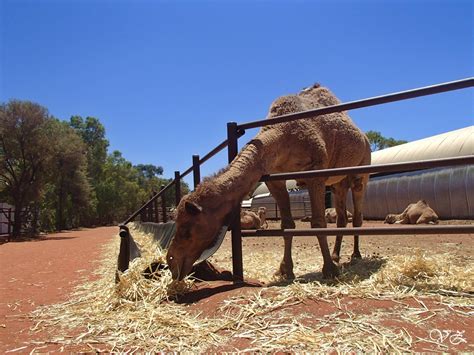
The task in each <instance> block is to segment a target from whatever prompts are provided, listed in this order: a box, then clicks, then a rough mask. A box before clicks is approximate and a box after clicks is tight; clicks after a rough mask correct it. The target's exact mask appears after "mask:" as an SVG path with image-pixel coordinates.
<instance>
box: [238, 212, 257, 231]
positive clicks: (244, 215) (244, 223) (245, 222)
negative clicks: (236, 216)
mask: <svg viewBox="0 0 474 355" xmlns="http://www.w3.org/2000/svg"><path fill="white" fill-rule="evenodd" d="M261 224H262V222H261V220H260V217H259V216H258V215H257V214H256V213H255V212H252V211H240V226H241V227H242V229H260V226H261Z"/></svg>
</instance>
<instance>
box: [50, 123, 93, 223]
mask: <svg viewBox="0 0 474 355" xmlns="http://www.w3.org/2000/svg"><path fill="white" fill-rule="evenodd" d="M48 129H49V130H50V132H51V136H53V137H54V144H53V159H52V160H51V162H50V164H49V169H48V170H49V173H50V174H49V179H48V180H49V181H50V183H51V184H52V192H53V194H52V195H53V196H54V199H53V201H54V202H53V203H52V204H51V205H52V206H54V209H55V227H56V230H62V229H66V228H70V227H78V226H80V225H83V221H84V219H85V218H87V217H88V216H87V213H88V211H89V210H90V207H91V186H90V183H89V180H88V178H87V159H86V154H87V147H86V145H85V143H84V141H83V140H82V138H81V137H80V136H79V135H78V134H77V133H76V131H75V130H74V129H72V128H71V127H70V126H69V125H68V124H67V123H66V122H61V121H59V120H56V119H55V120H51V122H50V123H49V125H48Z"/></svg>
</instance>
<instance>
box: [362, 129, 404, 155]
mask: <svg viewBox="0 0 474 355" xmlns="http://www.w3.org/2000/svg"><path fill="white" fill-rule="evenodd" d="M365 134H366V135H367V138H368V139H369V143H370V149H371V150H372V151H373V152H375V151H376V150H380V149H385V148H390V147H394V146H396V145H400V144H404V143H407V141H405V140H401V139H400V140H398V139H395V138H392V137H384V136H382V134H381V133H380V132H378V131H367V132H365Z"/></svg>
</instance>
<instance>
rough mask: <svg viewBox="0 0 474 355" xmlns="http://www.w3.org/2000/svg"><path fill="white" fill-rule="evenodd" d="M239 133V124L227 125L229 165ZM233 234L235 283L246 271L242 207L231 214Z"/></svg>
mask: <svg viewBox="0 0 474 355" xmlns="http://www.w3.org/2000/svg"><path fill="white" fill-rule="evenodd" d="M238 139H239V135H238V131H237V123H235V122H229V123H227V142H228V158H229V164H230V163H231V162H232V160H234V158H235V157H236V156H237V153H238ZM231 213H232V214H231V233H232V272H233V274H234V282H242V281H243V280H244V269H243V262H242V230H241V226H240V206H238V207H236V209H235V210H234V211H232V212H231Z"/></svg>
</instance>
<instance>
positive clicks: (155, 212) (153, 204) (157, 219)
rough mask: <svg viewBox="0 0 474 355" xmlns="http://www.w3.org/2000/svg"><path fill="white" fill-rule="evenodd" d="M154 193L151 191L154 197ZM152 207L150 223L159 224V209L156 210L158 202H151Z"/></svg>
mask: <svg viewBox="0 0 474 355" xmlns="http://www.w3.org/2000/svg"><path fill="white" fill-rule="evenodd" d="M156 193H157V192H156V191H155V190H153V196H155V195H156ZM152 206H153V211H154V212H153V221H152V222H156V223H160V209H159V208H158V201H157V200H155V201H153V203H152Z"/></svg>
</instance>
